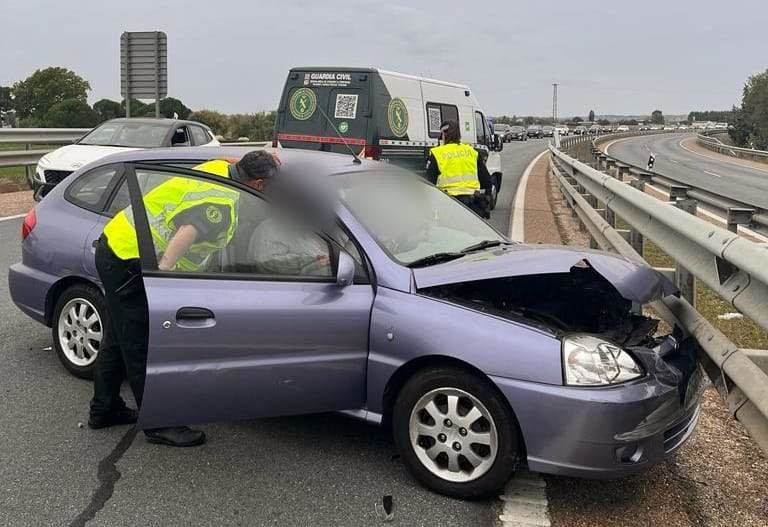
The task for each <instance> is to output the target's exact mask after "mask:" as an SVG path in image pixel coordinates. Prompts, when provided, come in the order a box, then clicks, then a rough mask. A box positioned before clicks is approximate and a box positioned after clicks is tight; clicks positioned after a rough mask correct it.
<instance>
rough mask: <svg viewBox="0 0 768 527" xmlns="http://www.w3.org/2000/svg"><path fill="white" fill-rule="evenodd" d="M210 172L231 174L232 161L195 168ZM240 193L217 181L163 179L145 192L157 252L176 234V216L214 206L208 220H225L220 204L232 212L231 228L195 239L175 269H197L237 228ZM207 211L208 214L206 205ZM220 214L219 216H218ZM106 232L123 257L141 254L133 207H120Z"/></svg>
mask: <svg viewBox="0 0 768 527" xmlns="http://www.w3.org/2000/svg"><path fill="white" fill-rule="evenodd" d="M192 169H193V170H198V171H201V172H208V173H210V174H215V175H218V176H221V177H224V178H228V177H229V163H227V162H226V161H223V160H213V161H207V162H205V163H201V164H199V165H197V166H195V167H193V168H192ZM239 197H240V194H239V193H238V192H237V190H235V189H232V188H228V187H226V186H224V185H216V184H213V183H209V182H207V181H203V180H199V179H193V178H187V177H172V178H171V179H169V180H168V181H165V182H164V183H161V184H160V185H158V186H157V187H155V188H154V189H152V190H150V191H149V192H147V194H146V195H145V196H144V198H143V199H144V208H145V210H146V211H147V220H148V222H149V230H150V232H151V233H152V241H153V243H154V245H155V250H156V251H157V253H158V254H160V253H162V252H164V251H165V250H166V248H167V247H168V242H170V240H171V238H172V236H173V234H174V233H175V232H176V230H177V226H176V224H175V223H174V219H175V218H176V216H178V215H179V214H180V213H182V212H184V211H186V210H189V209H191V208H193V207H197V206H201V205H209V206H212V208H211V211H210V216H209V217H208V218H209V221H213V222H218V221H223V219H224V218H223V216H222V212H221V210H220V208H219V207H216V206H217V205H218V206H220V207H224V208H226V209H227V213H228V216H229V226H228V228H227V229H226V230H225V231H223V232H221V233H219V235H218V236H217V238H216V240H214V241H200V242H196V243H193V244H192V246H191V247H190V248H189V250H188V251H187V253H186V254H185V255H184V256H183V257H181V258H180V259H179V261H178V262H177V263H176V266H175V267H174V269H177V270H183V271H196V270H198V269H199V268H200V266H201V265H202V264H203V263H204V262H205V259H206V258H207V257H208V256H209V255H210V254H211V253H213V252H215V251H217V250H219V249H222V248H223V247H226V246H227V244H228V243H229V242H230V240H231V239H232V237H233V236H234V234H235V229H237V210H236V208H237V200H238V199H239ZM204 213H206V214H208V210H207V209H206V210H205V211H204ZM217 218H218V220H217ZM104 234H105V235H106V237H107V242H108V244H109V247H110V249H112V251H113V252H114V253H115V255H116V256H117V257H118V258H120V259H123V260H129V259H131V258H138V257H139V243H138V239H137V237H136V226H135V222H134V218H133V209H132V207H130V206H128V207H127V208H125V209H123V210H122V211H120V212H119V213H118V214H117V215H116V216H115V217H114V218H112V219H111V220H110V221H109V223H107V225H106V226H105V227H104Z"/></svg>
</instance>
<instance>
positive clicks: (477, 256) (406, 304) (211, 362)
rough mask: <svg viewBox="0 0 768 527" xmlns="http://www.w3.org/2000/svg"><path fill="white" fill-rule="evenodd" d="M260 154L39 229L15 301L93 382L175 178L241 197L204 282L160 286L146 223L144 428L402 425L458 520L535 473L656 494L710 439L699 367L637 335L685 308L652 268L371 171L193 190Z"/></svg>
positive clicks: (124, 192) (159, 172)
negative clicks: (656, 304)
mask: <svg viewBox="0 0 768 527" xmlns="http://www.w3.org/2000/svg"><path fill="white" fill-rule="evenodd" d="M244 151H245V149H242V148H239V149H238V148H237V147H229V148H208V149H195V148H179V149H154V150H142V151H132V152H123V153H118V154H115V155H112V156H110V157H107V158H104V159H101V160H99V161H96V162H94V163H93V164H92V165H90V166H89V167H86V168H83V169H81V170H78V171H76V172H75V173H74V174H72V175H71V176H69V177H68V178H67V179H65V180H64V181H63V182H62V183H61V184H60V185H58V186H57V187H54V189H53V190H52V191H51V192H50V194H49V195H48V196H47V197H46V198H45V199H44V200H42V202H41V203H39V204H38V205H37V206H36V207H35V208H34V209H32V211H31V212H30V213H29V214H28V215H27V217H26V218H25V220H24V224H23V229H22V230H23V233H22V234H23V240H22V242H21V243H22V246H23V250H22V261H21V262H19V263H16V264H14V265H12V266H11V268H10V272H9V277H8V280H9V286H10V293H11V298H12V299H13V301H14V302H15V304H16V305H17V306H18V307H19V308H21V310H22V311H24V312H25V313H27V314H28V315H30V316H31V317H33V318H34V319H36V320H38V321H40V322H43V323H44V324H47V325H49V326H52V333H53V338H54V341H55V343H56V344H55V345H56V349H57V352H58V353H59V356H60V357H61V358H62V359H63V360H64V361H65V365H67V361H70V360H71V361H75V362H74V363H73V364H70V365H68V366H67V367H68V369H70V370H72V371H74V372H75V373H79V374H83V373H85V370H86V367H85V364H86V363H87V361H88V360H91V359H92V358H93V356H94V354H97V353H98V345H99V340H100V338H101V335H103V331H104V327H105V325H108V324H109V321H108V320H107V319H106V315H105V312H104V300H103V297H102V292H101V288H100V286H99V283H98V280H97V279H96V274H95V270H94V261H93V241H94V240H95V239H96V238H97V237H98V236H99V235H100V233H101V231H102V228H103V226H104V224H105V223H106V222H107V221H109V218H110V217H111V216H113V215H114V214H115V213H116V212H117V211H119V210H122V209H124V208H125V207H128V206H131V207H132V209H131V210H132V214H133V217H135V218H140V217H141V216H142V215H145V210H144V204H143V198H144V197H145V193H147V192H150V191H151V190H152V189H154V188H156V187H157V186H158V185H160V184H162V183H163V182H165V181H168V180H169V179H171V178H181V179H183V180H187V181H188V182H189V183H192V182H200V181H204V182H206V183H207V185H208V187H210V186H216V187H220V188H221V191H222V192H224V191H226V192H227V194H228V196H232V194H233V193H234V194H236V195H237V203H238V211H239V212H238V215H237V217H236V220H237V221H236V222H233V224H232V227H233V231H232V237H231V242H230V243H229V244H228V245H227V247H225V248H224V249H222V250H220V251H219V252H218V253H215V254H213V255H211V256H210V257H209V259H208V260H206V261H205V263H204V267H202V268H201V269H199V270H198V271H197V272H195V273H187V272H184V271H181V270H171V271H159V270H158V268H157V260H158V252H162V247H155V246H154V242H153V239H152V235H151V233H150V231H149V226H148V221H138V222H136V223H137V225H138V228H137V236H138V239H139V240H138V241H139V248H140V249H139V251H140V255H141V262H142V275H141V279H142V280H143V281H144V287H145V290H146V294H147V301H148V310H149V311H148V320H149V340H148V347H149V353H148V365H147V380H146V388H145V391H144V398H143V403H142V405H141V410H140V416H139V423H138V426H139V427H140V428H153V427H159V426H172V425H176V424H190V423H199V422H205V421H214V420H235V419H246V418H257V417H268V416H278V415H292V414H307V413H316V412H327V411H342V412H344V413H346V414H348V415H351V416H354V417H357V418H361V419H365V420H367V421H369V422H372V423H377V424H382V425H384V427H385V428H386V429H387V430H390V431H391V433H392V434H393V438H394V443H395V445H396V447H397V449H398V451H399V454H400V457H401V459H402V460H403V462H404V464H405V465H406V466H407V468H408V469H409V470H410V472H411V473H412V474H413V475H414V476H415V478H416V479H417V480H418V481H420V482H421V483H422V484H424V485H425V486H427V487H429V488H431V489H433V490H435V491H437V492H440V493H443V494H446V495H449V496H454V497H458V498H480V497H485V496H491V495H494V494H495V493H496V492H497V491H498V490H499V489H500V488H501V487H502V486H503V485H504V484H505V482H506V481H507V480H508V479H509V477H510V476H511V475H512V474H513V472H514V471H515V470H516V469H517V468H518V467H519V466H527V467H528V468H529V469H530V470H533V471H540V472H546V473H552V474H562V475H569V476H585V477H591V478H605V477H619V476H624V475H628V474H632V473H636V472H640V471H643V470H646V469H648V468H649V467H650V466H652V465H654V464H655V463H657V462H659V461H661V460H662V459H664V458H665V457H667V456H669V455H670V454H672V453H673V452H674V451H675V450H677V449H678V448H679V447H680V446H681V445H682V444H683V443H684V442H685V441H686V439H687V438H688V437H689V435H690V434H691V433H692V432H693V430H694V428H695V426H696V423H697V419H698V416H699V396H700V391H701V384H702V383H701V381H702V377H701V372H700V370H699V368H698V366H697V362H696V353H697V352H698V349H697V348H696V346H695V341H693V340H691V339H690V338H685V337H683V336H682V335H680V334H677V332H675V334H673V335H671V334H665V333H663V332H659V331H657V326H658V321H656V320H654V319H652V318H649V317H646V316H642V315H640V314H637V313H640V312H642V311H637V310H636V307H638V306H643V305H646V304H648V303H649V302H653V301H656V300H658V299H659V298H661V297H663V296H666V295H670V294H677V289H676V288H675V287H674V286H673V285H672V284H671V282H669V281H668V280H667V279H666V278H665V277H664V276H662V275H661V274H659V273H658V272H656V271H655V270H653V269H652V268H650V267H649V266H648V265H647V264H645V263H644V262H642V261H633V260H629V259H626V258H623V257H620V256H617V255H613V254H609V253H606V252H601V251H594V250H588V249H580V248H576V247H566V246H548V245H526V244H522V243H517V242H514V241H511V240H509V239H508V238H506V237H505V236H503V235H501V234H499V233H498V232H497V231H496V230H494V229H493V227H491V226H490V225H488V224H487V223H485V222H484V221H482V220H481V219H480V218H479V217H477V216H476V215H474V214H473V213H472V212H471V211H470V210H469V209H467V208H465V207H464V206H463V205H461V204H460V203H459V202H458V201H456V200H454V199H452V198H450V197H448V196H447V195H445V194H444V193H442V192H441V191H439V190H438V189H437V188H436V187H435V186H433V185H431V184H429V183H427V182H425V181H424V180H423V178H419V177H415V176H414V174H413V173H412V172H409V171H405V170H403V169H401V168H397V167H394V166H389V165H387V164H384V163H378V162H373V161H367V160H363V161H362V162H360V160H358V159H357V158H354V157H353V156H351V155H342V154H333V153H327V152H317V151H314V152H312V151H302V150H298V149H293V150H282V151H280V158H281V173H280V178H281V181H283V182H284V184H283V185H281V187H279V188H281V189H285V190H287V191H288V194H287V195H289V196H290V200H287V199H285V200H280V199H278V198H279V194H273V195H272V197H274V199H276V200H277V203H278V205H272V204H271V203H270V201H269V197H268V196H267V197H265V196H264V195H262V194H260V193H258V192H255V191H253V190H252V189H250V188H248V187H245V186H243V185H241V184H239V183H237V182H235V181H232V180H229V179H225V178H220V177H217V176H212V175H210V174H204V173H200V172H196V171H195V170H193V169H192V168H191V167H194V166H195V165H196V164H197V163H200V162H202V161H206V160H209V159H212V158H214V159H221V158H224V159H230V158H238V157H240V156H241V155H242V154H243V152H244ZM275 192H278V191H275ZM288 204H292V205H291V206H289V205H288ZM393 204H397V211H398V214H396V215H394V216H393V214H392V210H393ZM306 205H311V208H313V209H316V212H313V213H311V214H308V213H306V212H305V211H306V210H307V207H306ZM310 219H311V220H312V221H307V220H310ZM265 222H268V223H269V224H270V227H269V228H268V229H261V227H262V226H263V225H264V223H265ZM273 238H274V241H279V242H280V243H282V244H285V243H286V242H290V240H296V242H297V243H296V244H293V247H294V249H293V252H292V253H291V254H294V255H295V256H296V258H295V259H294V260H286V259H284V258H280V257H278V258H275V257H274V254H275V253H274V251H272V249H271V248H272V245H273V244H272V243H271V242H272V240H273ZM279 256H283V254H282V253H281V254H280V255H279ZM75 366H77V367H75Z"/></svg>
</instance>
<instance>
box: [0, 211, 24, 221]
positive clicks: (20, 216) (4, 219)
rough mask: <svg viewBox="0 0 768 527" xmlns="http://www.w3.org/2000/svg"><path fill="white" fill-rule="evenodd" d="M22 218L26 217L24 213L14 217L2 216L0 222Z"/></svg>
mask: <svg viewBox="0 0 768 527" xmlns="http://www.w3.org/2000/svg"><path fill="white" fill-rule="evenodd" d="M24 216H26V213H25V214H16V215H15V216H3V217H2V218H0V221H9V220H18V219H19V218H23V217H24Z"/></svg>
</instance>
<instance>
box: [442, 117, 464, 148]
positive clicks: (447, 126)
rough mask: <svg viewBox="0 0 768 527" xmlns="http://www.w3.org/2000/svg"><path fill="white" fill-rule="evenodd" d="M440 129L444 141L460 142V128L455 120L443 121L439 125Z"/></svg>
mask: <svg viewBox="0 0 768 527" xmlns="http://www.w3.org/2000/svg"><path fill="white" fill-rule="evenodd" d="M440 131H441V132H443V134H445V142H446V143H460V142H461V130H460V129H459V123H457V122H456V121H443V124H441V125H440Z"/></svg>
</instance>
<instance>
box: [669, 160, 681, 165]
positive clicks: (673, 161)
mask: <svg viewBox="0 0 768 527" xmlns="http://www.w3.org/2000/svg"><path fill="white" fill-rule="evenodd" d="M668 161H669V162H670V163H674V164H676V165H679V164H680V161H675V160H674V159H668Z"/></svg>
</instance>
